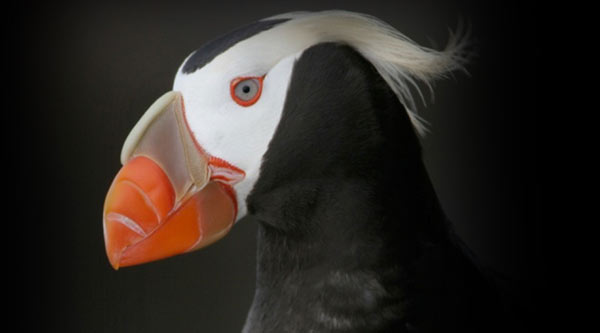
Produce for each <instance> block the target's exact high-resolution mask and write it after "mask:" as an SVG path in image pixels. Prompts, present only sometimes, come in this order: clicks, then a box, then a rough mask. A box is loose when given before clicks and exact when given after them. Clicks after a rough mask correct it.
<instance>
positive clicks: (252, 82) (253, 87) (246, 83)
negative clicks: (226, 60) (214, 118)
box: [230, 76, 265, 106]
mask: <svg viewBox="0 0 600 333" xmlns="http://www.w3.org/2000/svg"><path fill="white" fill-rule="evenodd" d="M264 78H265V77H264V76H261V77H238V78H236V79H233V80H232V81H231V88H230V91H231V98H233V100H234V101H235V102H236V103H238V104H239V105H241V106H250V105H252V104H254V103H256V101H258V99H259V98H260V93H261V92H262V84H263V79H264Z"/></svg>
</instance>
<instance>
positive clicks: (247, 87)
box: [242, 86, 250, 94]
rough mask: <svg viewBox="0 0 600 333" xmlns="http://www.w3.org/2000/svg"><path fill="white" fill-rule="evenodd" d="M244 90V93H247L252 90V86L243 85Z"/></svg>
mask: <svg viewBox="0 0 600 333" xmlns="http://www.w3.org/2000/svg"><path fill="white" fill-rule="evenodd" d="M242 91H243V92H244V94H247V93H249V92H250V87H249V86H243V87H242Z"/></svg>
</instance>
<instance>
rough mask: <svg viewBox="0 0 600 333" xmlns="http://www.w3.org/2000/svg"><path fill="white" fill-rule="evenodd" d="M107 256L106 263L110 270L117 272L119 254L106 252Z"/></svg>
mask: <svg viewBox="0 0 600 333" xmlns="http://www.w3.org/2000/svg"><path fill="white" fill-rule="evenodd" d="M107 256H108V261H109V263H110V265H111V266H112V268H113V269H114V270H115V271H118V270H119V267H120V266H119V264H120V263H121V253H119V252H113V253H110V252H107Z"/></svg>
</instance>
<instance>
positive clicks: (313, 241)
mask: <svg viewBox="0 0 600 333" xmlns="http://www.w3.org/2000/svg"><path fill="white" fill-rule="evenodd" d="M307 133H310V137H307ZM246 201H247V205H248V219H252V220H254V221H256V222H257V223H258V224H259V234H258V267H257V270H258V271H257V286H256V294H255V298H254V302H253V305H252V308H251V310H250V313H249V314H248V319H247V322H246V326H245V328H244V331H245V332H290V331H293V332H310V331H315V332H322V331H335V330H339V331H344V332H347V331H352V332H354V331H357V332H369V331H394V332H409V331H411V330H412V329H413V328H415V327H418V328H419V330H418V332H430V331H432V332H436V331H440V332H452V331H453V330H451V329H449V328H450V326H449V325H454V324H456V323H457V322H461V323H463V324H464V323H466V322H468V321H469V320H470V319H469V316H470V315H471V312H469V311H464V309H460V308H461V307H462V308H464V305H465V304H467V303H468V304H467V305H471V304H475V303H473V302H471V301H472V298H470V297H467V298H466V301H465V302H466V303H465V302H463V301H462V299H464V297H463V296H464V295H466V293H467V289H469V288H470V286H472V285H475V284H477V283H479V282H477V281H478V280H476V279H474V278H472V277H474V276H476V275H477V274H476V273H477V272H476V271H475V269H474V268H473V267H472V266H470V264H469V262H468V260H466V258H465V257H464V255H462V253H461V252H460V251H459V250H458V249H457V247H456V246H455V245H454V243H453V242H452V241H451V239H452V235H453V233H452V231H451V230H450V228H449V227H448V224H447V222H446V219H445V217H444V214H443V213H442V211H441V209H440V206H439V203H438V200H437V197H436V195H435V192H434V190H433V187H432V185H431V182H430V181H429V178H428V176H427V172H426V169H425V167H424V165H423V162H422V158H421V149H420V145H419V142H418V138H417V136H416V134H415V132H414V130H413V128H412V124H411V122H410V120H409V118H408V116H407V113H406V110H405V109H404V107H403V106H402V105H401V104H400V103H399V102H398V98H397V97H396V95H395V94H394V93H393V92H392V91H391V90H390V88H389V86H388V85H387V84H386V83H385V82H384V81H383V79H381V77H380V76H379V75H378V73H377V72H376V71H375V69H374V68H373V66H372V65H371V64H370V63H368V62H367V61H366V60H364V58H362V57H361V56H360V55H359V54H358V53H357V52H355V51H354V50H352V49H351V48H349V47H346V46H341V45H336V44H321V45H317V46H314V47H312V48H309V49H307V50H306V51H304V53H303V55H302V57H301V58H300V59H299V60H298V61H297V62H296V64H295V67H294V72H293V74H292V80H291V83H290V87H289V89H288V95H287V99H286V103H285V107H284V111H283V114H282V118H281V120H280V123H279V125H278V128H277V131H276V133H275V135H274V137H273V139H272V141H271V142H270V144H269V149H268V150H267V152H266V153H265V156H264V158H263V164H262V165H261V171H260V178H259V179H258V181H257V183H256V184H255V186H254V188H253V189H252V192H251V193H250V195H249V196H248V198H247V200H246ZM458 318H460V319H458ZM442 319H443V320H442ZM450 322H452V323H454V324H451V323H450ZM454 327H464V325H462V324H456V325H454ZM442 328H445V330H444V329H442ZM458 331H460V330H458ZM413 332H414V330H413Z"/></svg>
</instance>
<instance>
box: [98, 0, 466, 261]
mask: <svg viewBox="0 0 600 333" xmlns="http://www.w3.org/2000/svg"><path fill="white" fill-rule="evenodd" d="M463 41H464V39H461V38H451V40H450V42H449V44H448V47H447V48H446V49H445V50H443V51H435V50H432V49H428V48H424V47H421V46H419V45H417V44H415V43H414V42H413V41H411V40H410V39H408V38H406V37H405V36H404V35H402V34H400V33H399V32H398V31H396V30H395V29H394V28H392V27H391V26H389V25H387V24H385V23H384V22H381V21H379V20H378V19H376V18H374V17H370V16H367V15H364V14H358V13H350V12H345V11H324V12H317V13H309V12H299V13H298V12H297V13H289V14H283V15H278V16H275V17H270V18H267V19H264V20H261V21H257V22H254V23H251V24H249V25H247V26H245V27H242V28H240V29H237V30H235V31H232V32H230V33H228V34H226V35H224V36H222V37H219V38H217V39H215V40H212V41H210V42H208V43H206V44H204V45H203V46H202V47H201V48H199V49H198V50H196V51H195V52H193V53H192V54H191V55H190V56H188V58H187V59H185V61H184V62H183V64H182V65H181V67H180V68H179V70H178V71H177V74H176V77H175V82H174V85H173V90H172V91H170V92H167V93H166V94H164V95H163V96H162V97H160V98H159V99H158V100H157V101H156V102H154V104H152V105H151V106H150V108H149V109H148V110H147V111H146V113H145V114H144V115H143V116H142V118H141V119H140V120H139V121H138V123H137V124H136V125H135V126H134V128H133V130H132V131H131V133H130V134H129V136H128V137H127V139H126V141H125V144H124V146H123V149H122V152H121V163H122V164H123V167H122V168H121V170H120V171H119V173H118V174H117V175H116V177H115V179H114V181H113V183H112V185H111V186H110V189H109V191H108V194H107V196H106V200H105V204H104V212H103V227H104V237H105V245H106V252H107V255H108V258H109V261H110V263H111V265H112V266H113V267H114V268H115V269H118V268H119V267H124V266H131V265H136V264H141V263H145V262H149V261H154V260H158V259H162V258H166V257H170V256H173V255H177V254H182V253H186V252H190V251H193V250H196V249H200V248H202V247H205V246H207V245H209V244H211V243H213V242H215V241H217V240H218V239H220V238H221V237H223V236H224V235H225V234H226V233H227V232H228V231H229V230H230V229H231V227H232V226H233V225H234V224H235V223H236V222H237V221H239V220H240V219H241V218H243V217H244V216H246V215H247V214H248V198H249V196H250V195H251V194H252V193H253V191H256V189H255V187H256V184H257V182H258V181H259V179H261V178H264V175H263V173H265V172H270V171H269V170H271V169H273V167H272V166H271V167H270V168H265V164H266V163H268V161H266V159H267V158H268V156H272V155H274V154H275V153H274V152H272V150H274V149H276V148H274V147H277V149H281V146H282V145H281V144H277V145H276V144H274V143H273V141H274V140H279V141H281V142H283V141H282V140H280V139H278V138H282V137H283V138H285V136H286V135H287V134H286V133H283V132H282V131H283V129H281V128H280V127H281V126H282V125H281V123H282V122H283V119H282V117H283V115H285V114H288V113H289V110H287V111H286V108H294V107H296V108H297V105H298V103H295V102H291V100H292V99H293V100H294V101H311V99H318V101H314V103H312V105H317V104H318V105H319V106H318V107H315V108H314V110H313V112H327V109H328V106H333V105H338V106H339V105H349V106H350V105H352V103H355V99H354V98H355V97H356V94H361V91H360V90H361V89H363V90H365V91H366V90H368V84H367V85H365V83H364V82H362V83H361V82H359V83H358V84H356V83H357V82H353V81H356V80H352V75H351V74H352V73H350V74H349V75H350V76H348V75H347V74H348V73H341V72H340V73H337V75H325V73H323V76H322V77H319V73H313V74H314V75H312V76H311V78H308V77H307V76H306V75H304V76H303V75H301V74H302V72H306V71H310V70H311V68H313V69H318V70H321V71H322V72H326V71H327V68H321V67H322V66H321V67H320V66H319V63H320V60H321V59H320V57H324V56H325V57H326V56H327V55H328V54H327V52H333V51H331V50H332V49H331V48H324V49H321V50H320V52H312V53H311V52H308V51H307V50H309V49H314V48H315V47H317V46H319V45H323V44H332V43H334V44H336V45H344V46H345V47H348V48H351V49H352V50H354V51H355V52H356V54H359V55H360V56H361V57H362V59H363V60H364V61H365V62H368V63H370V65H372V68H373V69H374V73H377V75H379V77H380V79H382V81H381V82H384V84H387V85H388V86H389V88H390V89H391V91H392V92H393V93H394V94H395V95H396V97H397V99H398V101H399V102H400V103H401V104H402V105H403V106H404V107H405V108H404V110H405V111H406V113H405V114H404V117H405V118H406V119H407V123H408V124H412V128H413V129H414V132H415V133H417V134H422V133H423V132H424V126H423V124H422V122H421V121H420V118H419V117H418V116H417V115H416V114H415V113H414V112H413V110H415V107H414V101H413V99H412V97H411V91H410V86H413V87H415V88H416V89H417V90H418V87H417V86H416V85H415V81H416V80H422V81H424V82H426V83H427V82H428V81H429V80H431V79H434V78H436V77H439V76H442V75H444V73H447V72H449V71H452V70H455V69H457V68H460V67H461V63H462V62H463V60H464V59H463V52H462V50H463V48H464V43H463ZM328 58H331V59H329V62H325V63H328V64H329V63H332V62H331V61H332V59H333V58H332V57H328ZM333 61H334V62H335V61H336V60H335V59H334V60H333ZM340 61H343V59H340ZM301 63H302V66H299V64H301ZM311 65H314V66H311ZM348 66H352V63H351V62H350V63H348V65H347V66H346V67H348ZM319 68H320V69H319ZM338 72H339V71H338ZM350 72H351V71H350ZM294 80H304V86H306V85H310V89H301V88H298V89H291V87H292V86H294V83H295V82H293V81H294ZM309 81H310V83H308V82H309ZM344 85H350V86H352V87H353V89H344ZM291 94H293V95H294V96H291ZM305 105H306V103H305ZM309 105H311V103H309ZM338 109H340V108H338ZM294 117H295V118H294V119H295V120H294V119H285V123H286V128H290V126H292V127H293V128H294V130H293V131H290V132H288V133H289V134H291V133H292V132H293V135H294V136H296V139H295V140H291V141H287V142H294V144H296V145H298V146H296V147H289V146H288V147H285V148H284V149H285V151H286V153H287V154H288V157H289V158H285V157H282V156H278V158H277V159H273V161H275V160H276V161H277V162H276V163H278V164H279V165H281V167H283V168H287V169H293V168H295V167H300V165H299V164H298V163H301V162H302V161H306V160H309V159H311V154H312V156H313V157H316V156H314V155H316V154H327V152H326V151H325V149H305V147H301V146H300V145H302V142H303V140H305V141H306V140H309V138H310V136H311V130H314V129H312V128H311V126H313V125H314V122H312V123H311V122H306V121H305V122H303V119H307V117H306V115H302V114H298V113H296V114H295V115H294ZM336 117H337V118H336ZM344 117H345V116H344V114H336V115H335V117H328V118H327V119H328V121H329V122H331V124H330V125H331V126H335V123H336V122H338V121H339V122H340V123H345V127H344V128H346V129H347V130H348V129H349V128H351V127H352V126H353V125H351V124H350V123H349V122H348V121H344ZM313 118H314V117H313ZM294 121H295V124H296V125H290V124H291V123H294ZM303 124H304V125H303ZM311 124H312V125H311ZM363 125H364V124H363ZM331 126H329V125H327V126H324V127H325V128H327V127H331ZM355 126H356V127H357V129H358V128H360V127H361V124H358V123H357V124H355ZM322 128H323V127H321V129H322ZM329 133H330V134H331V135H328V136H326V139H325V140H327V142H322V144H323V145H327V146H328V147H330V148H331V149H335V147H338V148H339V146H340V145H336V144H334V143H335V142H337V141H339V140H345V138H343V136H341V135H337V134H335V133H336V131H335V130H332V131H330V132H329ZM338 134H339V133H338ZM303 136H305V137H306V139H302V137H303ZM415 137H416V136H415ZM356 138H358V137H356ZM314 146H315V145H313V147H314ZM317 146H318V145H317ZM294 151H297V152H298V153H297V154H295V153H294ZM311 151H312V152H313V153H311ZM335 156H336V155H335V154H332V155H330V158H335ZM321 160H323V159H321ZM273 161H271V164H273ZM320 167H323V168H326V167H327V164H326V163H323V165H321V166H319V167H318V168H320ZM316 172H318V170H317V171H316ZM287 174H288V175H290V174H291V173H287ZM280 175H283V176H285V175H286V173H285V172H284V173H280ZM283 176H282V177H283ZM282 177H279V178H277V181H278V182H281V181H285V180H283V179H281V178H282ZM272 179H273V178H272ZM251 213H252V212H251Z"/></svg>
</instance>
